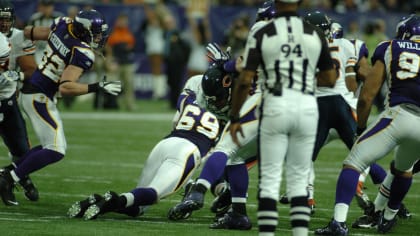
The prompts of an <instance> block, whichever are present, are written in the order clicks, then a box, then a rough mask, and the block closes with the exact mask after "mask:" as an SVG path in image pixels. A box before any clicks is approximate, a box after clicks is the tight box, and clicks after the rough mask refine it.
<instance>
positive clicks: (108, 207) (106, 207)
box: [83, 191, 120, 220]
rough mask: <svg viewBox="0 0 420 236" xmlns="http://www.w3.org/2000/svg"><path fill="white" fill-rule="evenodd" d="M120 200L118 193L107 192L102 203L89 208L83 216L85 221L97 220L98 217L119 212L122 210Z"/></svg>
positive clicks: (99, 202)
mask: <svg viewBox="0 0 420 236" xmlns="http://www.w3.org/2000/svg"><path fill="white" fill-rule="evenodd" d="M118 198H119V196H118V194H117V193H115V192H113V191H108V192H106V193H105V194H104V196H103V198H102V199H101V200H100V201H98V202H96V203H94V204H92V205H90V206H89V207H88V209H87V210H86V211H85V214H84V215H83V218H84V219H85V220H93V219H96V218H97V217H98V215H102V214H105V213H107V212H110V211H116V210H118V209H119V208H120V206H119V204H118Z"/></svg>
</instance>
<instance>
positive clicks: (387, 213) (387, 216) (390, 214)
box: [384, 206, 398, 220]
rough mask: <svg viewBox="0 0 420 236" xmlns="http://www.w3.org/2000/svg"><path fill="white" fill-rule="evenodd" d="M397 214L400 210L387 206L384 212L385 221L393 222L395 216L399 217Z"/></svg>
mask: <svg viewBox="0 0 420 236" xmlns="http://www.w3.org/2000/svg"><path fill="white" fill-rule="evenodd" d="M397 213H398V209H396V210H394V209H391V208H389V207H388V206H386V207H385V212H384V218H385V220H392V219H394V217H395V215H397Z"/></svg>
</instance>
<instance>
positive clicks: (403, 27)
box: [395, 14, 415, 39]
mask: <svg viewBox="0 0 420 236" xmlns="http://www.w3.org/2000/svg"><path fill="white" fill-rule="evenodd" d="M413 16H415V15H414V14H411V15H409V16H404V17H403V18H401V20H400V21H399V22H398V24H397V27H396V29H395V31H396V35H395V38H396V39H402V37H403V34H404V33H405V32H406V31H407V24H406V22H407V21H408V20H409V19H410V18H411V17H413Z"/></svg>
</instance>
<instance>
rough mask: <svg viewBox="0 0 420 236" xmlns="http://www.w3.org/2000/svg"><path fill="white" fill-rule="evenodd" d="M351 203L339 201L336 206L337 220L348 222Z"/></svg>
mask: <svg viewBox="0 0 420 236" xmlns="http://www.w3.org/2000/svg"><path fill="white" fill-rule="evenodd" d="M348 211H349V205H347V204H344V203H337V204H335V206H334V220H335V221H337V222H346V220H347V213H348Z"/></svg>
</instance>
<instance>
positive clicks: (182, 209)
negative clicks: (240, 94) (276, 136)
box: [168, 1, 276, 230]
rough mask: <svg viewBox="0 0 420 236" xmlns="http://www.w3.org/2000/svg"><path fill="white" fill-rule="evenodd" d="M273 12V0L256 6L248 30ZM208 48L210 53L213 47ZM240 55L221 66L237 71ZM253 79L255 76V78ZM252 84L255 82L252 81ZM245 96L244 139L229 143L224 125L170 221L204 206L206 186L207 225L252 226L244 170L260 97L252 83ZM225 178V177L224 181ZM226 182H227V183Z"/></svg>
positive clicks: (253, 150) (250, 158) (253, 148)
mask: <svg viewBox="0 0 420 236" xmlns="http://www.w3.org/2000/svg"><path fill="white" fill-rule="evenodd" d="M275 14H276V11H275V6H274V2H273V1H266V2H264V3H263V4H262V6H261V7H260V8H259V9H258V13H257V17H256V19H257V20H256V23H255V24H254V25H253V26H252V28H251V30H250V32H254V31H256V30H258V29H259V28H261V27H263V26H264V25H265V24H266V23H268V22H269V21H270V20H271V19H272V18H273V17H274V16H275ZM211 46H212V45H210V46H209V47H208V51H209V52H210V54H214V53H211V52H212V51H213V52H214V51H219V50H215V49H217V47H211ZM241 60H242V59H241V57H239V58H237V59H234V60H229V61H227V62H225V63H224V65H223V67H224V69H225V70H227V71H239V70H240V69H241V68H240V63H241ZM255 79H256V78H255ZM254 85H255V84H254ZM249 95H250V96H249V98H248V99H247V101H246V102H245V104H244V106H243V107H242V109H241V112H240V117H241V122H242V123H243V129H244V133H245V137H244V138H240V146H238V145H236V144H235V143H233V141H232V138H231V135H230V133H229V132H228V130H229V126H230V123H227V124H226V127H225V130H224V131H223V132H222V134H221V137H220V140H219V141H218V143H217V145H216V146H215V147H214V149H213V151H212V152H211V153H210V154H209V157H208V159H207V161H206V163H205V166H204V167H203V170H202V172H201V173H200V176H199V177H198V179H197V180H196V182H195V184H194V185H193V186H192V188H191V190H190V191H189V192H187V194H186V196H185V197H184V198H183V200H182V202H181V203H179V204H177V205H176V206H174V207H173V208H171V209H170V211H169V214H168V217H169V218H170V219H171V220H180V219H185V218H186V216H189V215H191V213H192V211H195V210H198V209H200V208H202V207H203V206H204V194H205V192H206V191H207V190H208V189H212V192H213V194H215V195H216V198H215V199H214V201H213V203H212V206H211V208H210V209H211V211H212V212H214V213H216V218H215V221H214V222H213V223H212V224H211V225H210V228H212V229H236V230H249V229H251V228H252V224H251V221H250V219H249V217H248V215H247V211H246V201H247V191H248V181H249V176H248V169H249V168H251V167H252V166H253V164H254V163H255V161H256V154H257V145H256V136H257V127H258V119H257V116H258V115H257V112H256V110H257V106H258V104H259V101H260V99H261V96H260V95H261V92H260V90H259V89H258V88H257V87H256V86H253V87H252V89H251V91H250V93H249ZM225 179H226V180H225ZM227 183H228V184H227ZM213 186H216V189H217V187H218V186H225V187H224V188H223V190H222V191H220V193H219V194H218V192H217V191H213Z"/></svg>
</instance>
